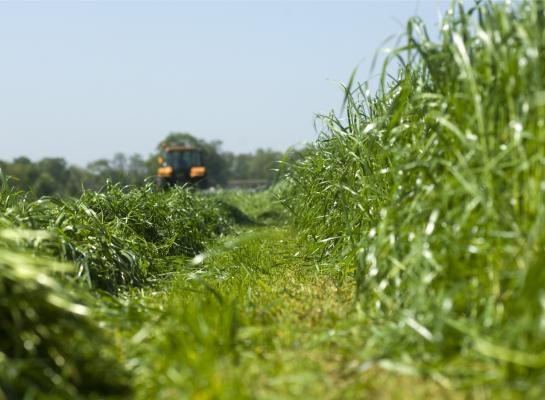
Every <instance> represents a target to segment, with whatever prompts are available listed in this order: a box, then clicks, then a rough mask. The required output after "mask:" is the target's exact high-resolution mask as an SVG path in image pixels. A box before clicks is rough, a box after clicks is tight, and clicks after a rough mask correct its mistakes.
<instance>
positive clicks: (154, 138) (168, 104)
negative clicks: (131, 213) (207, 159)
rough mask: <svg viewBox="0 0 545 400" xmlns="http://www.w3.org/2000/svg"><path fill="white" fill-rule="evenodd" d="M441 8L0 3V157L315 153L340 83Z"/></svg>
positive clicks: (78, 160)
mask: <svg viewBox="0 0 545 400" xmlns="http://www.w3.org/2000/svg"><path fill="white" fill-rule="evenodd" d="M448 4H449V2H448V1H438V0H430V1H411V0H406V1H359V2H347V3H345V2H327V3H324V2H320V3H312V2H271V3H263V2H221V3H210V2H198V3H189V2H161V3H159V2H57V3H46V2H40V3H23V2H12V3H5V2H3V3H0V54H1V58H0V159H3V160H11V159H13V158H14V157H17V156H20V155H27V156H29V157H30V158H31V159H33V160H37V159H39V158H42V157H55V156H59V157H64V158H66V159H67V160H68V161H69V162H70V163H75V164H80V165H84V164H86V163H87V162H89V161H92V160H95V159H98V158H103V157H108V158H109V157H111V156H112V155H113V154H114V153H116V152H124V153H126V154H132V153H140V154H142V155H148V154H149V153H150V152H151V151H152V150H153V148H154V147H155V146H156V145H157V143H158V142H159V141H160V140H161V139H162V138H164V137H165V136H166V134H168V133H169V132H171V131H187V132H191V133H193V134H194V135H196V136H200V137H202V138H205V139H207V140H211V139H219V140H221V141H223V143H224V145H223V148H224V149H225V150H229V151H234V152H248V151H253V150H255V149H256V148H258V147H270V148H273V149H278V150H284V149H286V148H287V147H288V146H291V145H295V144H297V143H301V142H304V141H311V140H313V139H315V138H316V133H315V131H314V128H313V120H314V115H315V113H320V112H327V111H329V110H331V109H336V110H338V109H339V106H340V103H341V100H342V93H341V92H340V90H339V89H338V87H337V82H344V81H346V80H347V79H348V77H349V76H350V73H351V71H352V70H353V68H354V67H356V66H357V65H358V64H360V62H362V61H363V62H362V63H361V64H360V74H359V76H360V77H361V79H367V78H368V77H369V67H370V63H371V60H372V58H373V55H374V53H375V51H376V50H377V48H378V47H379V46H380V45H381V43H382V42H383V41H384V40H385V39H386V38H387V37H388V36H390V35H392V34H398V33H400V32H401V31H402V29H403V26H402V25H403V24H404V22H405V21H406V20H407V19H408V18H409V17H410V16H411V15H414V14H418V15H420V16H421V17H422V18H423V19H424V20H425V21H427V22H428V23H429V24H430V26H437V23H438V12H439V10H445V9H446V8H447V7H448Z"/></svg>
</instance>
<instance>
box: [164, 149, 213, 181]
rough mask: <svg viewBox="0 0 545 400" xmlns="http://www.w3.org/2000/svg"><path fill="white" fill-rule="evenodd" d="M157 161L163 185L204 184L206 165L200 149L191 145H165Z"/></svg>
mask: <svg viewBox="0 0 545 400" xmlns="http://www.w3.org/2000/svg"><path fill="white" fill-rule="evenodd" d="M157 162H158V164H159V168H158V169H157V181H158V183H159V185H160V186H161V187H167V186H172V185H187V184H189V185H196V184H198V185H199V186H200V187H203V186H204V183H205V178H206V167H205V166H204V162H203V154H202V151H201V150H200V149H198V148H195V147H190V146H163V149H162V151H161V154H160V155H159V157H158V159H157Z"/></svg>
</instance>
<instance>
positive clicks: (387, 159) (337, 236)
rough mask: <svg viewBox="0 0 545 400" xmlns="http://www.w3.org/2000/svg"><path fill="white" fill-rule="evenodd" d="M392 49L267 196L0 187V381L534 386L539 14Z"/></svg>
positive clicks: (358, 387) (208, 392)
mask: <svg viewBox="0 0 545 400" xmlns="http://www.w3.org/2000/svg"><path fill="white" fill-rule="evenodd" d="M402 43H405V44H404V45H401V47H400V48H398V49H397V50H395V51H393V52H392V53H391V57H389V58H388V60H387V63H397V64H395V65H397V66H398V67H399V70H398V73H397V75H396V76H394V77H390V76H387V75H386V71H389V70H391V67H385V68H384V71H385V72H384V75H383V81H382V85H381V88H380V89H379V91H378V92H377V93H374V94H369V93H368V91H367V88H366V85H365V84H358V83H356V82H353V81H352V80H351V81H350V82H349V83H348V84H347V86H346V99H345V100H346V101H345V110H344V114H343V115H342V116H340V115H335V114H331V115H327V116H324V117H323V118H322V122H323V130H322V133H321V135H320V137H319V138H318V140H317V141H316V143H314V144H313V145H311V146H309V147H308V148H307V149H305V150H303V151H301V152H300V153H298V154H291V155H288V156H286V157H285V160H289V162H288V161H285V162H283V163H281V164H280V167H281V168H280V170H281V179H280V181H279V183H278V185H277V186H275V187H274V188H272V189H270V190H268V191H266V192H261V193H244V192H218V193H214V194H203V193H195V192H192V191H190V190H185V189H180V188H176V189H174V190H171V191H169V192H159V191H157V190H156V189H155V188H154V187H152V186H146V187H143V188H121V187H119V186H116V185H109V186H107V187H106V188H105V189H104V190H102V191H99V192H93V191H88V192H85V193H84V194H83V196H82V197H81V198H80V199H59V198H42V199H32V198H30V197H29V195H28V194H25V193H16V192H14V191H13V190H11V189H10V184H9V180H4V181H3V183H2V188H1V191H0V212H1V214H0V294H1V296H0V297H1V302H0V310H1V313H0V322H1V323H0V331H1V334H0V398H1V397H2V396H3V397H5V398H8V399H18V398H28V399H32V398H142V399H148V398H164V399H171V398H182V399H183V398H188V399H215V398H226V399H239V398H259V399H278V398H280V399H299V398H323V399H342V398H363V399H366V398H370V399H374V398H384V399H390V398H399V399H405V398H416V399H424V398H452V399H466V398H468V399H470V398H477V399H496V398H506V399H507V398H509V399H511V398H535V399H539V398H542V397H543V396H544V394H545V393H544V392H545V335H544V329H545V322H544V321H545V313H544V308H545V305H544V304H545V302H544V299H545V297H544V293H545V292H544V288H545V274H544V273H543V271H544V269H543V260H545V236H544V232H545V197H544V193H545V183H544V182H545V180H544V179H545V147H544V146H543V144H544V142H545V83H544V80H543V79H544V78H543V77H545V61H544V60H545V58H544V57H543V53H544V51H545V14H544V7H543V5H542V3H540V2H530V1H522V2H517V3H516V4H514V5H508V4H507V5H506V4H498V3H489V2H481V3H479V4H478V5H476V6H475V7H471V8H468V9H463V8H462V7H461V6H455V7H454V8H453V11H452V12H451V13H448V14H447V15H446V16H445V19H444V22H443V29H442V30H441V35H440V38H439V40H438V41H434V40H432V39H431V38H429V37H428V34H427V33H426V29H425V27H424V26H423V25H422V23H421V22H420V21H418V20H417V19H414V20H411V21H409V22H408V24H407V29H406V33H405V35H404V36H403V39H402ZM391 65H393V64H391Z"/></svg>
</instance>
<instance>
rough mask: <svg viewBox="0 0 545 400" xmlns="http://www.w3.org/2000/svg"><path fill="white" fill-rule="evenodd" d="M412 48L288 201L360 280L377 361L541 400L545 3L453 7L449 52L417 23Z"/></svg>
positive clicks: (321, 148) (331, 122)
mask: <svg viewBox="0 0 545 400" xmlns="http://www.w3.org/2000/svg"><path fill="white" fill-rule="evenodd" d="M404 38H405V40H404V41H405V45H403V46H402V47H400V48H399V49H396V50H394V51H393V52H392V53H391V54H390V55H389V56H388V60H387V63H386V64H387V65H389V66H390V67H387V66H386V65H385V67H384V72H383V77H382V82H381V89H380V90H379V91H378V92H377V94H375V95H370V94H368V91H367V88H366V86H365V85H357V84H355V83H353V82H351V83H350V84H349V85H348V87H347V88H346V115H345V117H342V118H341V117H340V116H336V115H334V114H331V115H328V116H324V117H323V118H322V120H323V122H324V130H323V133H322V134H321V136H320V138H319V140H318V141H317V143H315V144H314V145H313V146H312V147H311V148H310V149H308V150H307V151H306V152H305V156H304V157H303V158H301V159H300V160H299V161H297V162H296V163H294V165H293V166H292V167H291V170H290V172H289V173H288V180H289V181H290V182H291V188H290V190H288V191H287V193H286V198H285V200H284V201H285V202H286V204H287V205H288V206H289V207H290V208H291V209H292V211H293V215H294V217H295V220H296V222H297V224H298V226H299V227H300V229H301V230H302V231H303V234H304V235H306V236H307V237H308V238H309V240H310V242H311V243H314V244H313V245H312V248H311V251H312V252H314V254H315V255H316V257H322V258H324V257H333V258H332V259H333V260H336V262H338V263H341V264H342V265H344V266H345V273H346V274H353V273H354V274H355V276H356V278H357V281H358V289H357V294H358V296H359V297H360V299H361V300H360V301H361V305H362V307H363V309H364V311H365V313H366V315H367V318H368V321H369V324H370V336H369V338H368V340H367V345H366V346H365V347H364V348H361V349H359V352H360V356H361V357H362V358H363V359H366V360H368V361H369V363H370V364H369V365H377V366H381V367H384V368H390V369H395V370H398V371H403V372H405V373H412V374H420V375H424V376H428V377H431V378H432V379H435V380H436V381H438V382H440V383H441V384H442V385H444V386H446V387H452V386H469V387H472V388H475V387H480V386H486V387H489V388H490V387H492V388H494V387H495V388H498V389H504V388H507V387H508V388H510V389H512V390H515V391H521V392H523V393H525V394H526V395H528V396H533V397H539V396H542V395H543V391H544V389H543V387H544V386H543V381H544V379H545V335H544V331H543V329H544V324H543V321H544V320H545V319H544V318H545V312H544V305H543V304H544V303H543V299H544V293H545V292H544V290H545V289H544V288H545V272H544V271H545V269H544V268H543V263H544V260H545V146H544V144H545V57H544V55H545V14H544V6H543V3H542V2H535V1H521V2H516V3H515V4H513V5H509V4H499V3H492V2H480V3H477V4H476V5H475V6H472V7H471V8H468V9H464V8H463V7H462V6H461V5H454V6H453V9H452V10H451V11H450V12H449V13H448V14H447V15H446V16H445V18H444V20H443V22H442V27H441V30H440V36H439V39H438V40H433V39H431V38H430V37H429V35H428V33H427V30H426V27H425V26H424V24H423V23H422V21H420V20H418V19H412V20H411V21H409V23H408V24H407V30H406V33H405V36H404ZM394 62H396V63H397V64H398V66H399V72H398V74H397V75H396V76H395V77H391V76H387V75H386V71H387V70H389V69H391V65H393V63H394Z"/></svg>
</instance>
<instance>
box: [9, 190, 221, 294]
mask: <svg viewBox="0 0 545 400" xmlns="http://www.w3.org/2000/svg"><path fill="white" fill-rule="evenodd" d="M27 197H28V196H25V195H23V194H22V193H14V192H10V191H9V190H8V189H4V190H3V191H2V192H1V193H0V199H3V204H2V203H0V211H2V212H3V214H4V220H5V221H6V223H9V224H13V226H15V227H17V228H23V229H41V230H45V231H46V232H48V233H50V234H51V236H50V237H48V238H47V240H43V241H40V242H39V243H27V244H26V246H27V247H30V248H33V249H34V250H35V251H37V252H38V253H39V254H46V255H48V256H52V257H56V258H58V259H60V260H63V261H71V262H73V263H74V265H75V268H74V271H73V273H72V274H73V275H74V276H75V277H76V278H77V279H79V280H82V281H86V282H87V283H89V284H90V285H92V286H95V287H99V288H102V289H106V290H108V291H115V290H117V289H118V288H119V287H120V286H134V285H142V284H143V283H144V282H145V280H146V279H147V277H149V276H151V275H153V274H156V273H158V272H161V271H164V270H165V269H167V268H169V267H170V266H169V261H168V260H169V259H168V257H170V256H192V255H194V254H196V253H198V252H200V251H202V250H203V249H204V246H205V244H206V242H207V241H208V240H210V239H211V238H212V237H214V236H216V235H220V234H222V233H224V232H226V231H227V229H228V227H229V224H230V221H229V220H228V217H227V214H226V213H225V211H223V210H221V209H220V207H219V205H218V204H217V203H216V202H215V201H214V200H213V199H210V198H207V197H203V196H199V195H197V194H195V193H191V192H190V191H188V190H185V189H182V188H174V189H173V190H171V191H169V192H167V193H162V192H158V191H157V190H156V188H155V187H154V186H153V185H152V184H148V185H147V186H144V187H141V188H136V187H133V188H122V187H121V186H120V185H108V186H107V187H106V188H104V190H102V191H99V192H94V191H85V192H84V193H83V195H82V196H81V198H79V199H65V200H61V199H56V198H42V199H40V200H37V201H32V200H29V199H28V198H27ZM2 206H3V207H2ZM22 245H25V244H22Z"/></svg>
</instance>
